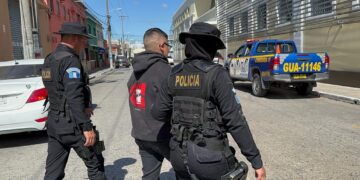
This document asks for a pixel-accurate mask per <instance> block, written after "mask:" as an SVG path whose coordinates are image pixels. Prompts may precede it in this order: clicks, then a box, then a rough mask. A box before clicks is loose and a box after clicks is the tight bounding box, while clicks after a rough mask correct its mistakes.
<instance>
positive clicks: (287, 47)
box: [281, 43, 294, 53]
mask: <svg viewBox="0 0 360 180" xmlns="http://www.w3.org/2000/svg"><path fill="white" fill-rule="evenodd" d="M293 52H294V45H293V44H290V43H284V44H281V53H293Z"/></svg>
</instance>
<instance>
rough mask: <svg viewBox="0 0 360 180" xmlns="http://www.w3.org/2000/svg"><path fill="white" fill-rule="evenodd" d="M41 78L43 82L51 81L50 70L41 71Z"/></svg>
mask: <svg viewBox="0 0 360 180" xmlns="http://www.w3.org/2000/svg"><path fill="white" fill-rule="evenodd" d="M41 77H42V79H43V81H52V77H51V68H44V69H42V71H41Z"/></svg>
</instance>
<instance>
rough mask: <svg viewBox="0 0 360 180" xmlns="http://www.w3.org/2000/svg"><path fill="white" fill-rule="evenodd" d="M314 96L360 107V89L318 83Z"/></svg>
mask: <svg viewBox="0 0 360 180" xmlns="http://www.w3.org/2000/svg"><path fill="white" fill-rule="evenodd" d="M313 95H316V96H320V97H325V98H329V99H334V100H337V101H343V102H347V103H351V104H356V105H360V88H353V87H347V86H339V85H332V84H325V83H317V87H314V91H313Z"/></svg>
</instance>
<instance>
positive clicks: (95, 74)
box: [89, 68, 112, 80]
mask: <svg viewBox="0 0 360 180" xmlns="http://www.w3.org/2000/svg"><path fill="white" fill-rule="evenodd" d="M109 71H112V69H111V68H108V69H104V70H101V71H98V72H95V73H92V74H90V75H89V79H90V80H91V79H94V78H96V77H99V76H101V75H103V74H105V73H107V72H109Z"/></svg>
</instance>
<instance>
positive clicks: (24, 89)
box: [0, 59, 48, 134]
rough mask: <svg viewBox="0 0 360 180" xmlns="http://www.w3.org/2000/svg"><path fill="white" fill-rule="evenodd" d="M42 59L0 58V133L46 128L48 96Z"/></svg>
mask: <svg viewBox="0 0 360 180" xmlns="http://www.w3.org/2000/svg"><path fill="white" fill-rule="evenodd" d="M43 63H44V60H43V59H31V60H17V61H5V62H0V134H10V133H18V132H26V131H39V130H43V129H44V127H45V122H46V120H47V114H48V113H47V111H44V109H46V108H44V107H43V104H44V101H45V99H46V97H47V91H46V89H45V87H44V84H43V82H42V79H41V68H42V64H43ZM47 106H48V105H47Z"/></svg>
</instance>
